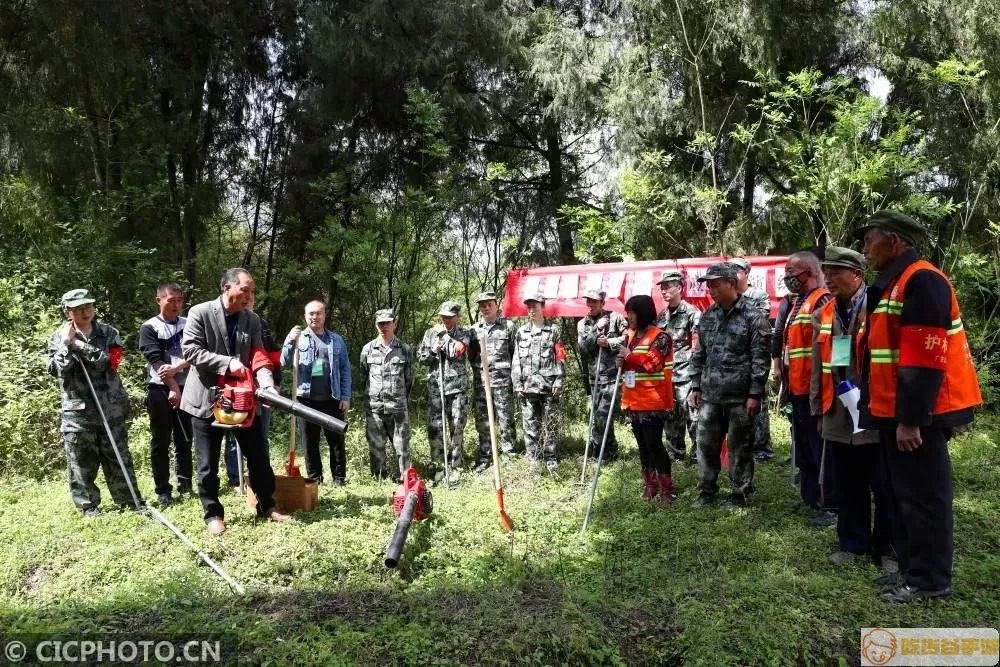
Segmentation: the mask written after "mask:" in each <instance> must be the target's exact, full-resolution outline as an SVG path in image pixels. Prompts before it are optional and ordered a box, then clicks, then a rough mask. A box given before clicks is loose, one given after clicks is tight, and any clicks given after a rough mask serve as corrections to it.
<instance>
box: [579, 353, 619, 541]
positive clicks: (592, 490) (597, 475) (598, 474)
mask: <svg viewBox="0 0 1000 667" xmlns="http://www.w3.org/2000/svg"><path fill="white" fill-rule="evenodd" d="M621 381H622V369H621V367H620V366H619V367H618V373H617V374H616V375H615V387H614V389H613V390H612V392H611V405H614V404H615V401H616V400H617V399H618V387H619V386H620V385H621ZM612 421H614V410H608V420H607V421H606V422H604V437H603V438H601V452H600V454H599V455H598V457H597V469H596V470H595V471H594V481H593V482H591V484H590V499H589V500H587V513H586V514H584V516H583V530H581V531H580V533H581V534H582V535H586V534H587V526H588V525H589V524H590V509H591V507H593V505H594V496H595V495H597V482H598V481H599V480H600V479H601V461H603V460H604V446H605V445H606V444H607V443H608V433H610V432H611V422H612Z"/></svg>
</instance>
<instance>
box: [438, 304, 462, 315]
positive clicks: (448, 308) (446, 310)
mask: <svg viewBox="0 0 1000 667" xmlns="http://www.w3.org/2000/svg"><path fill="white" fill-rule="evenodd" d="M461 312H462V307H461V306H460V305H458V303H456V302H455V301H445V302H444V303H442V304H441V308H439V309H438V315H444V316H445V317H456V316H457V315H458V314H459V313H461Z"/></svg>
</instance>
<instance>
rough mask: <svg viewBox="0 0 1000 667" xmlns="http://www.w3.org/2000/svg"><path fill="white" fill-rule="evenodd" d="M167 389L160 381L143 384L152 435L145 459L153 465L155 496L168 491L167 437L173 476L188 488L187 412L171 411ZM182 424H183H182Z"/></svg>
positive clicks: (190, 472)
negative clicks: (171, 457) (171, 447)
mask: <svg viewBox="0 0 1000 667" xmlns="http://www.w3.org/2000/svg"><path fill="white" fill-rule="evenodd" d="M168 393H169V390H168V389H167V388H166V387H165V386H164V385H162V384H148V385H146V409H147V411H148V412H149V431H150V433H151V435H152V438H151V441H150V445H149V458H150V462H151V463H152V467H153V484H155V486H156V495H160V494H162V493H170V492H171V491H172V490H173V487H172V486H170V440H171V437H172V438H173V441H174V477H175V478H176V479H177V486H178V487H179V488H183V487H187V488H191V476H192V474H193V466H192V464H191V415H189V414H188V413H186V412H181V411H180V410H175V409H174V406H172V405H170V401H168V400H167V394H168ZM182 424H183V426H182Z"/></svg>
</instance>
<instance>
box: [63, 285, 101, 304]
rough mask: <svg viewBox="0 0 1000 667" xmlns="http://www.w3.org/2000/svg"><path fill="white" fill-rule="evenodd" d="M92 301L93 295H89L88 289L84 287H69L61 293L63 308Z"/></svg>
mask: <svg viewBox="0 0 1000 667" xmlns="http://www.w3.org/2000/svg"><path fill="white" fill-rule="evenodd" d="M88 303H94V297H92V296H90V291H89V290H85V289H71V290H70V291H68V292H66V293H65V294H63V295H62V305H63V308H76V307H77V306H85V305H87V304H88Z"/></svg>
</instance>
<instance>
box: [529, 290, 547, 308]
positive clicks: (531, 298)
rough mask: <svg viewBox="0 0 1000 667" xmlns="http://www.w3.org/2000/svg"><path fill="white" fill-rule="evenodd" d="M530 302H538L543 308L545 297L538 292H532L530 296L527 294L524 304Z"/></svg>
mask: <svg viewBox="0 0 1000 667" xmlns="http://www.w3.org/2000/svg"><path fill="white" fill-rule="evenodd" d="M529 301H537V302H538V303H540V304H542V305H543V306H544V305H545V297H544V296H542V295H541V294H539V293H538V292H530V293H528V294H525V295H524V303H528V302H529Z"/></svg>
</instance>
